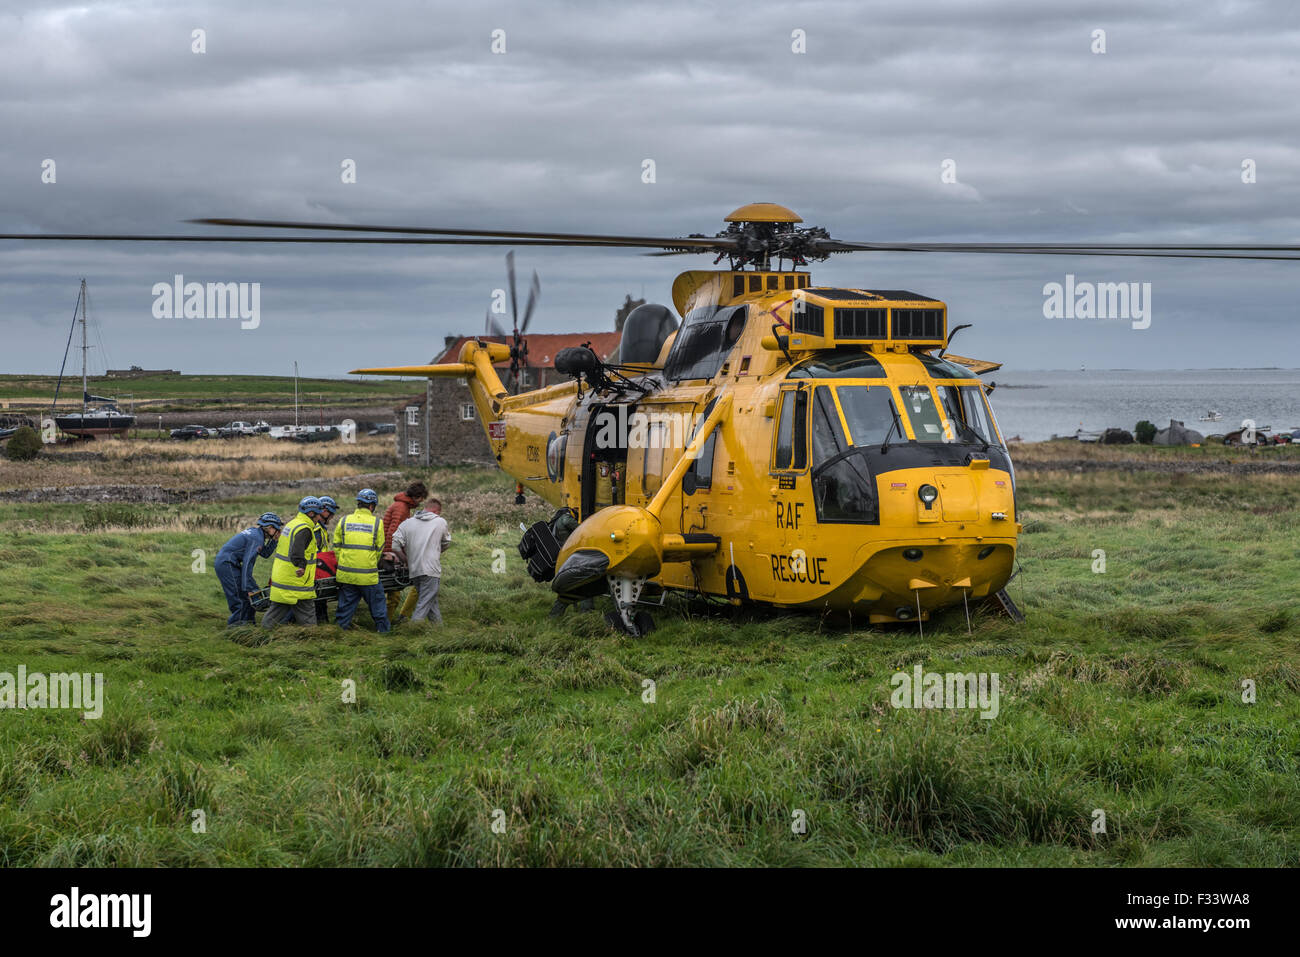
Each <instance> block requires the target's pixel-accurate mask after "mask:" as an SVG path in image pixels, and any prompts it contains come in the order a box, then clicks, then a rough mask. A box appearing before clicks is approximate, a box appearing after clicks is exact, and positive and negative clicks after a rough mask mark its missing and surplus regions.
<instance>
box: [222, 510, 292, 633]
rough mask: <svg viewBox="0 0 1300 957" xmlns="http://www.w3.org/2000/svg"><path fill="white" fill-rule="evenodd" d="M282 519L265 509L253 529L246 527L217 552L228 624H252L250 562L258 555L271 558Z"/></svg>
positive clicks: (253, 583) (251, 563)
mask: <svg viewBox="0 0 1300 957" xmlns="http://www.w3.org/2000/svg"><path fill="white" fill-rule="evenodd" d="M283 527H284V522H282V521H280V516H279V515H276V514H275V513H274V512H266V513H264V514H263V515H262V517H261V518H259V519H258V520H257V524H256V525H254V526H253V527H252V528H246V529H244V530H243V531H242V532H240V533H238V534H237V535H235V536H234V537H233V538H231V539H230V541H228V542H226V544H224V545H222V546H221V551H219V552H217V561H216V565H217V580H218V581H220V582H221V590H222V591H224V592H225V593H226V604H227V605H229V606H230V617H229V618H228V619H227V620H226V626H227V627H233V626H234V625H247V624H252V622H253V620H254V616H253V603H252V601H251V600H250V598H251V596H252V594H253V592H255V591H257V583H256V582H254V581H253V563H254V562H256V561H257V560H258V559H259V558H270V557H271V554H272V552H274V551H275V540H276V539H277V538H279V537H280V529H281V528H283Z"/></svg>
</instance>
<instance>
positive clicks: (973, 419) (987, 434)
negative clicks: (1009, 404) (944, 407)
mask: <svg viewBox="0 0 1300 957" xmlns="http://www.w3.org/2000/svg"><path fill="white" fill-rule="evenodd" d="M958 391H959V392H961V398H962V406H963V408H964V409H965V411H966V424H967V425H969V426H970V427H971V428H972V429H974V430H975V431H976V432H977V433H978V434H979V437H980V438H982V439H983V440H984V441H985V442H988V443H989V444H991V445H996V446H999V447H1001V448H1005V446H1004V445H1003V444H1002V438H1001V436H999V435H998V430H997V426H995V425H994V424H993V410H992V409H990V408H989V404H988V399H987V398H985V396H984V389H983V387H982V386H978V385H964V386H959V387H958Z"/></svg>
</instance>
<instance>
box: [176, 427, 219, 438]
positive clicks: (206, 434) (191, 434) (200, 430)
mask: <svg viewBox="0 0 1300 957" xmlns="http://www.w3.org/2000/svg"><path fill="white" fill-rule="evenodd" d="M169 434H170V435H171V437H172V438H173V439H210V438H212V436H213V435H215V434H216V433H215V431H214V430H212V429H209V428H208V427H207V426H206V425H182V426H181V427H180V428H179V429H172V430H171V432H170V433H169Z"/></svg>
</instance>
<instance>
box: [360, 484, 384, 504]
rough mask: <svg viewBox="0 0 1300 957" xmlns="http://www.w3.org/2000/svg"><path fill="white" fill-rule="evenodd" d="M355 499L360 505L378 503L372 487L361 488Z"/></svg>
mask: <svg viewBox="0 0 1300 957" xmlns="http://www.w3.org/2000/svg"><path fill="white" fill-rule="evenodd" d="M357 501H358V502H360V503H361V504H362V505H370V506H375V505H378V504H379V495H378V494H376V492H375V490H374V489H372V488H363V489H362V490H361V491H360V492H358V493H357Z"/></svg>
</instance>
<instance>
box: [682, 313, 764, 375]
mask: <svg viewBox="0 0 1300 957" xmlns="http://www.w3.org/2000/svg"><path fill="white" fill-rule="evenodd" d="M747 313H748V310H747V307H745V306H728V307H726V308H723V309H719V308H718V307H717V306H702V307H700V308H699V309H694V310H692V311H691V313H690V315H688V316H687V317H686V321H685V322H683V323H682V327H681V330H680V331H679V332H678V333H677V338H676V339H675V340H673V348H672V351H671V352H670V353H669V354H668V362H667V363H666V365H665V368H664V375H665V377H666V378H668V379H669V380H672V381H675V382H676V381H681V380H682V379H712V378H713V377H714V376H715V375H717V374H718V370H719V369H721V368H722V363H723V362H724V361H725V360H726V358H727V354H728V353H729V352H730V351H731V349H732V347H733V346H734V345H735V344H736V340H737V339H739V338H740V334H741V332H742V331H744V327H745V317H746V315H747Z"/></svg>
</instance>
